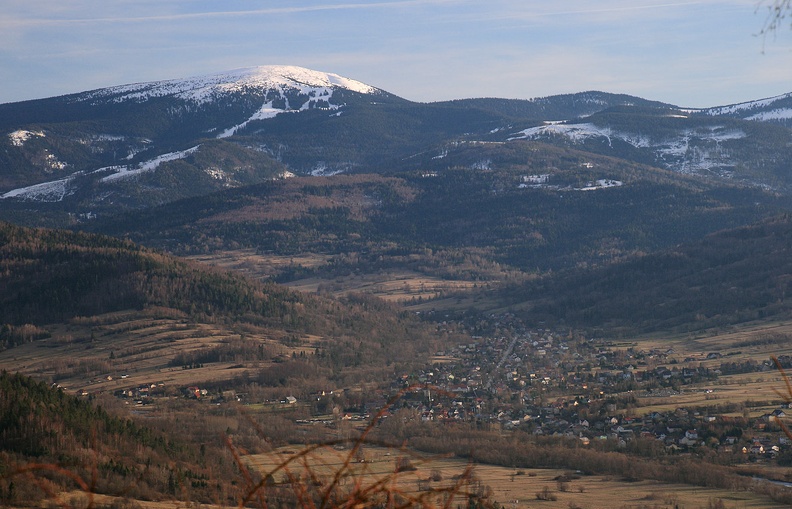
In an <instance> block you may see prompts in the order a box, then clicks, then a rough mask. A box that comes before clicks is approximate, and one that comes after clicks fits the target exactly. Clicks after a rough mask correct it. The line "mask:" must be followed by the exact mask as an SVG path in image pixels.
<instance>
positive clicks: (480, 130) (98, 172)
mask: <svg viewBox="0 0 792 509" xmlns="http://www.w3.org/2000/svg"><path fill="white" fill-rule="evenodd" d="M791 122H792V94H788V95H784V96H779V97H776V98H772V99H764V100H758V101H754V102H749V103H744V104H740V105H734V106H724V107H720V108H710V109H706V110H694V109H689V108H688V109H681V108H679V107H677V106H673V105H668V104H662V103H658V102H653V101H648V100H644V99H639V98H636V97H630V96H624V95H614V94H607V93H602V92H585V93H580V94H573V95H563V96H553V97H547V98H542V99H535V100H530V101H527V100H503V99H470V100H456V101H449V102H443V103H431V104H422V103H414V102H411V101H409V100H406V99H402V98H399V97H396V96H394V95H392V94H389V93H387V92H386V91H383V90H379V89H377V88H375V87H372V86H369V85H365V84H363V83H360V82H358V81H355V80H352V79H348V78H343V77H341V76H338V75H334V74H330V73H324V72H317V71H311V70H308V69H303V68H298V67H288V66H264V67H255V68H248V69H240V70H235V71H229V72H224V73H220V74H215V75H209V76H203V77H196V78H188V79H179V80H170V81H161V82H153V83H141V84H134V85H125V86H118V87H111V88H107V89H101V90H95V91H90V92H83V93H78V94H72V95H67V96H62V97H55V98H50V99H42V100H35V101H26V102H20V103H9V104H3V105H0V130H2V131H3V136H2V138H1V139H0V146H2V147H3V150H2V151H0V168H2V172H1V173H0V199H2V205H3V207H2V208H3V209H9V208H18V207H19V204H24V206H28V207H31V206H32V207H34V208H35V207H36V204H45V203H49V204H52V203H57V204H58V206H57V207H54V208H55V209H57V210H61V211H65V212H70V213H73V214H99V213H103V212H107V211H108V210H109V211H112V212H115V211H118V210H119V209H123V208H132V209H137V208H145V207H149V206H152V205H158V204H162V203H165V202H168V201H172V200H174V199H178V198H183V197H188V196H197V195H204V194H208V193H210V192H213V191H217V190H220V189H225V188H230V187H237V186H241V185H245V184H251V183H256V182H262V181H265V180H268V179H273V178H282V177H284V176H288V175H290V174H299V175H309V174H310V175H332V174H336V173H342V172H343V173H371V172H389V173H392V172H401V171H405V170H413V169H421V165H422V164H425V163H426V162H427V161H437V160H438V159H443V158H445V157H447V156H448V155H449V154H453V153H454V152H455V151H457V150H459V148H460V147H461V146H463V144H466V143H472V142H494V143H497V144H502V145H501V146H502V148H503V149H504V150H506V149H507V148H508V147H510V146H513V145H515V144H517V143H518V142H519V140H536V141H542V142H546V143H551V144H556V145H562V146H569V147H572V148H576V149H582V150H585V151H589V152H593V153H599V154H603V155H609V156H615V157H619V158H622V159H625V160H627V161H633V162H639V163H642V164H648V165H652V166H655V167H660V168H665V169H670V170H672V171H676V172H679V173H684V174H694V175H701V176H705V177H708V178H715V179H720V180H724V181H728V182H737V183H746V184H749V185H752V186H757V187H762V188H765V189H770V190H773V191H778V192H782V193H786V192H787V191H788V190H789V189H790V181H789V176H788V173H789V172H788V171H787V170H788V161H789V160H790V155H791V154H790V150H792V149H791V148H790V137H791V136H792V135H791V134H790V130H789V126H790V123H791ZM488 150H490V151H491V150H492V148H488ZM427 156H428V157H427ZM487 160H488V158H486V157H482V158H480V160H473V161H470V162H468V163H467V166H469V167H477V166H486V161H487ZM441 163H442V161H441ZM455 164H459V163H455ZM433 166H434V167H435V168H437V167H438V165H437V164H435V165H433ZM439 167H440V168H442V167H443V165H442V164H440V165H439ZM142 189H145V192H142ZM48 209H53V207H51V206H50V207H49V208H48Z"/></svg>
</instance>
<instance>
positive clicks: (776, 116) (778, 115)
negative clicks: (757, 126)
mask: <svg viewBox="0 0 792 509" xmlns="http://www.w3.org/2000/svg"><path fill="white" fill-rule="evenodd" d="M745 119H746V120H758V121H760V122H766V121H768V120H790V119H792V108H778V109H775V110H770V111H762V112H760V113H757V114H755V115H751V116H750V117H746V118H745Z"/></svg>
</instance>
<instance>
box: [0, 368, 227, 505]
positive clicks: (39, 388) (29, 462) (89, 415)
mask: <svg viewBox="0 0 792 509" xmlns="http://www.w3.org/2000/svg"><path fill="white" fill-rule="evenodd" d="M0 415H2V416H3V418H2V419H1V420H0V438H1V440H0V443H1V444H2V446H0V458H2V462H3V471H2V473H1V475H0V502H1V503H2V504H3V505H4V506H9V507H17V506H26V507H41V505H38V504H43V503H45V502H43V501H44V500H45V499H49V498H52V497H53V495H54V494H56V493H58V492H60V491H65V490H72V489H78V490H83V491H85V492H92V493H99V494H106V495H110V496H113V497H118V501H119V502H122V501H126V503H127V504H131V503H132V502H131V500H130V499H137V500H147V499H148V500H151V499H163V498H164V499H166V500H167V499H170V500H175V499H180V498H181V499H185V498H187V499H189V498H192V499H194V500H203V501H206V502H209V501H216V500H218V497H221V498H222V497H229V498H227V500H229V501H231V500H233V499H234V498H235V496H236V495H237V490H236V489H235V488H234V487H233V486H232V484H231V480H232V477H231V476H229V475H228V474H227V473H225V472H224V469H222V468H218V467H219V466H220V465H222V462H223V461H226V462H229V461H233V460H232V457H231V455H230V454H228V453H227V452H224V451H222V450H221V449H219V448H217V447H215V446H214V445H213V442H214V441H211V442H210V445H209V447H203V448H202V449H201V451H202V452H200V451H199V450H198V448H196V447H195V444H191V443H190V441H189V440H185V439H184V438H179V437H177V436H176V435H175V434H174V433H172V432H171V433H165V432H163V430H158V429H155V428H152V427H150V426H143V425H140V424H138V423H136V422H134V421H132V420H130V419H128V418H123V417H119V416H117V415H115V414H114V413H111V412H108V411H107V410H105V409H103V408H102V407H101V406H97V405H95V404H94V403H93V402H89V401H86V400H84V399H78V398H77V397H75V396H72V395H68V394H66V393H65V392H64V391H62V390H60V389H57V388H55V387H49V386H48V385H47V384H45V383H43V382H40V381H34V380H33V379H30V378H27V377H24V376H21V375H11V374H8V373H6V372H5V371H3V372H2V373H0ZM170 431H172V430H169V432H170ZM28 474H33V475H32V476H31V475H28ZM210 480H211V482H207V481H210ZM221 485H222V488H220V487H221ZM218 488H220V489H218ZM77 500H79V498H72V499H71V500H70V501H69V503H70V504H75V503H76V501H77ZM136 506H137V507H139V505H136ZM132 507H135V506H132Z"/></svg>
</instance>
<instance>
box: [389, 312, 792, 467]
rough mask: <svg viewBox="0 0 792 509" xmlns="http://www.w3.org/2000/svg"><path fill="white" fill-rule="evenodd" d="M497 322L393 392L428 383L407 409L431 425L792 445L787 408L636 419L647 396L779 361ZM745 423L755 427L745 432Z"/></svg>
mask: <svg viewBox="0 0 792 509" xmlns="http://www.w3.org/2000/svg"><path fill="white" fill-rule="evenodd" d="M493 319H494V323H495V327H496V328H497V329H498V330H501V331H507V332H508V334H503V335H501V336H494V337H488V338H483V337H480V338H477V341H476V342H475V343H469V344H464V345H461V346H459V347H457V348H455V349H453V350H451V351H448V352H438V356H437V359H440V360H442V361H438V362H435V363H434V364H433V365H432V366H431V367H428V368H426V369H424V370H422V371H420V372H418V373H414V374H410V375H407V374H405V375H402V376H400V377H399V378H398V379H396V380H394V381H393V383H392V387H391V391H394V390H404V388H406V387H412V388H414V389H418V390H413V391H412V392H410V393H408V394H407V395H406V396H405V397H403V398H402V400H401V402H400V403H399V405H400V406H401V407H406V408H410V409H412V410H413V411H414V412H415V415H416V416H418V418H420V419H421V420H423V421H436V422H453V421H475V422H477V423H479V424H480V425H483V426H488V427H491V428H494V429H501V430H512V429H520V430H523V431H527V432H530V433H534V434H536V435H546V436H565V437H569V438H575V439H579V440H580V441H581V443H583V444H589V443H590V442H591V441H593V440H612V441H614V442H615V443H617V444H619V445H620V446H627V445H629V444H630V443H631V442H632V441H635V440H644V441H649V440H651V441H656V442H657V443H658V444H660V445H662V446H664V447H666V448H667V449H668V450H669V451H672V452H673V451H685V450H690V449H694V448H698V447H710V448H714V449H717V450H718V451H720V452H724V453H744V454H747V455H751V456H752V457H756V458H759V457H762V458H772V457H775V456H776V455H778V454H779V453H781V452H783V451H785V450H787V449H789V447H790V444H789V439H788V438H787V436H786V435H785V434H784V433H783V432H782V431H781V430H780V427H779V423H780V422H782V421H781V420H782V419H784V417H786V414H785V412H784V410H783V409H781V408H778V409H776V410H774V411H773V412H772V413H769V414H766V415H764V416H762V417H761V418H756V419H752V420H747V419H742V420H734V419H730V418H728V417H722V416H719V415H706V414H703V413H699V412H696V411H695V410H688V409H677V410H675V411H672V412H660V413H658V412H653V413H650V414H647V415H645V416H641V417H636V416H633V415H632V414H633V413H634V412H633V411H632V409H631V408H630V407H631V404H632V406H634V403H635V397H637V396H638V395H641V396H642V397H646V396H656V397H669V396H674V395H677V394H679V391H680V390H683V388H684V387H685V386H686V385H689V384H693V383H700V382H713V381H716V380H717V378H718V376H720V375H721V374H722V370H721V369H720V368H719V367H718V366H726V367H725V368H724V369H728V370H729V371H733V370H740V371H741V370H745V369H748V370H756V371H766V370H771V369H775V366H774V365H773V363H772V361H770V360H768V361H766V362H758V363H757V362H751V363H746V364H745V365H739V366H736V365H735V366H733V365H729V364H718V365H716V364H715V363H714V362H708V363H706V364H707V365H708V366H710V367H705V365H704V364H703V363H701V361H704V360H707V361H716V362H721V361H723V360H724V359H723V355H722V354H721V353H719V352H703V353H702V354H701V355H700V356H699V357H696V358H686V359H685V360H684V361H681V359H680V361H681V362H680V361H677V360H675V359H677V357H678V356H677V355H676V352H674V350H673V349H667V350H662V351H661V350H651V351H641V352H635V351H633V350H632V348H629V347H624V345H610V346H609V345H606V344H603V343H602V342H599V341H591V340H587V339H585V338H583V337H580V336H578V335H575V334H571V333H558V332H554V331H549V330H543V329H533V330H527V329H525V328H523V327H521V326H520V325H519V324H518V325H515V323H516V320H514V319H513V317H510V316H508V315H504V316H502V317H493ZM449 359H453V360H449ZM694 362H698V365H697V366H696V365H695V364H693V363H694ZM683 363H684V364H683ZM581 366H585V369H581ZM697 390H700V389H697ZM706 392H708V393H711V392H713V389H707V390H706ZM625 394H628V395H629V394H633V395H634V396H635V397H632V398H630V397H625ZM617 395H618V396H617ZM740 426H744V428H745V429H744V430H742V431H744V432H745V433H742V432H740V433H737V432H736V431H735V430H737V429H738V428H739V427H740ZM730 432H734V433H735V434H730Z"/></svg>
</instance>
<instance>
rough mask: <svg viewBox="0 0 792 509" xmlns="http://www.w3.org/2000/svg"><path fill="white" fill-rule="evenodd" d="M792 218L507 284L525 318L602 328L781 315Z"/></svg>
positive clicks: (786, 306) (616, 331)
mask: <svg viewBox="0 0 792 509" xmlns="http://www.w3.org/2000/svg"><path fill="white" fill-rule="evenodd" d="M791 246H792V219H790V216H788V215H784V216H781V217H776V218H772V219H768V220H765V221H762V222H760V223H758V224H755V225H751V226H745V227H741V228H736V229H733V230H726V231H721V232H717V233H713V234H711V235H708V236H706V237H705V238H704V239H702V240H700V241H697V242H691V243H688V244H683V245H680V246H676V247H674V248H670V249H665V250H662V251H659V252H657V253H651V254H647V255H644V256H638V257H636V258H634V259H631V260H627V261H625V262H623V263H616V264H613V265H610V266H606V267H601V268H598V269H594V270H589V271H585V272H584V271H569V272H566V273H561V274H557V275H555V276H551V277H547V278H543V279H538V280H534V281H531V282H528V283H526V284H524V285H518V286H513V287H512V288H510V289H508V290H505V291H504V294H503V295H501V297H502V298H503V299H504V301H506V302H510V303H512V305H513V306H514V309H515V310H518V311H517V312H518V313H520V314H522V315H523V316H525V317H529V318H530V320H533V321H536V320H542V321H544V320H546V321H547V322H549V323H553V324H564V325H568V326H573V327H582V328H586V329H589V330H592V331H596V333H597V334H602V335H606V336H618V335H630V334H636V333H641V332H666V333H668V332H688V331H700V330H704V329H713V328H718V327H725V326H729V325H733V324H737V323H742V322H749V321H756V320H758V321H762V320H785V319H787V318H788V317H789V316H790V312H791V311H792V302H790V300H789V298H788V297H789V274H790V273H792V265H790V256H789V252H790V247H791Z"/></svg>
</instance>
